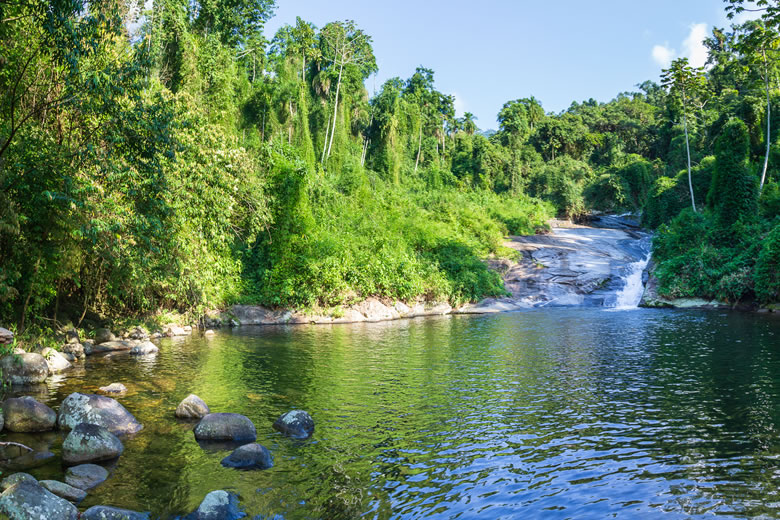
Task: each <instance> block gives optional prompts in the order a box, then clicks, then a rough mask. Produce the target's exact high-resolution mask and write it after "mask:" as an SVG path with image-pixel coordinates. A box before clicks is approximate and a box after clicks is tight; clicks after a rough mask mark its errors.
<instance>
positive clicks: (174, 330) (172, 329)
mask: <svg viewBox="0 0 780 520" xmlns="http://www.w3.org/2000/svg"><path fill="white" fill-rule="evenodd" d="M165 335H166V336H168V337H169V338H173V337H175V336H187V335H188V333H187V331H186V330H184V327H178V326H176V325H169V326H168V327H166V328H165Z"/></svg>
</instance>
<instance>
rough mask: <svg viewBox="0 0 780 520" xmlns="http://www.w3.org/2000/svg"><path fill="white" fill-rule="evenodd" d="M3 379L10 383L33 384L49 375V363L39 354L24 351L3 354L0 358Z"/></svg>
mask: <svg viewBox="0 0 780 520" xmlns="http://www.w3.org/2000/svg"><path fill="white" fill-rule="evenodd" d="M0 368H2V369H3V381H6V382H8V383H11V384H12V385H34V384H37V383H43V381H44V380H45V379H46V378H47V377H49V365H48V364H47V363H46V359H44V357H43V356H41V355H40V354H36V353H33V352H25V353H23V354H14V355H11V356H5V357H4V358H3V359H2V360H0Z"/></svg>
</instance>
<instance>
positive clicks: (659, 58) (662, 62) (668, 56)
mask: <svg viewBox="0 0 780 520" xmlns="http://www.w3.org/2000/svg"><path fill="white" fill-rule="evenodd" d="M676 55H677V51H675V50H674V49H671V48H669V47H668V46H666V45H656V46H654V47H653V61H655V62H656V63H657V64H658V65H659V66H660V67H663V68H666V67H668V66H669V65H670V64H671V63H672V60H673V59H674V57H675V56H676Z"/></svg>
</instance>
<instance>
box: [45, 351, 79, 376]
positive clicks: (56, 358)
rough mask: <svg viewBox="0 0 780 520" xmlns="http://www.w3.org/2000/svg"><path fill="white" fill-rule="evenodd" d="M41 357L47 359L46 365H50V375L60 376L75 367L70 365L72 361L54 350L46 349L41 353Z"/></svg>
mask: <svg viewBox="0 0 780 520" xmlns="http://www.w3.org/2000/svg"><path fill="white" fill-rule="evenodd" d="M41 355H42V356H43V357H44V358H45V359H46V364H47V365H49V373H50V374H58V373H60V372H64V371H66V370H67V369H69V368H72V367H73V365H71V364H70V361H68V360H67V359H65V356H63V355H62V354H60V353H59V352H57V351H56V350H54V349H53V348H50V347H46V348H45V349H43V350H42V351H41Z"/></svg>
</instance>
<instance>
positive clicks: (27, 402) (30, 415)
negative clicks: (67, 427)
mask: <svg viewBox="0 0 780 520" xmlns="http://www.w3.org/2000/svg"><path fill="white" fill-rule="evenodd" d="M3 417H4V419H5V426H4V427H5V429H6V430H10V431H12V432H25V433H26V432H46V431H49V430H53V429H54V425H55V424H56V422H57V414H56V413H55V412H54V410H52V409H51V408H49V407H48V406H46V405H45V404H43V403H39V402H38V401H36V400H35V398H34V397H29V396H25V397H12V398H10V399H6V401H5V403H3Z"/></svg>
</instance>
